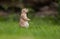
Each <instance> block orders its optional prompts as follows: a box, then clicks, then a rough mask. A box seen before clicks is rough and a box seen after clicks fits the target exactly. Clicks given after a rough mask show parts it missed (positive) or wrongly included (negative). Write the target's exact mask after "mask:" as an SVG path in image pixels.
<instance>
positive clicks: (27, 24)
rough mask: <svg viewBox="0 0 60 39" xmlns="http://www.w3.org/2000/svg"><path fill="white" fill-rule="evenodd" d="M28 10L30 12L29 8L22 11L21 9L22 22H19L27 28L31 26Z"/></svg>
mask: <svg viewBox="0 0 60 39" xmlns="http://www.w3.org/2000/svg"><path fill="white" fill-rule="evenodd" d="M27 12H28V9H26V8H24V9H22V11H21V16H20V23H19V25H20V26H21V27H26V28H28V27H29V23H28V21H29V20H30V19H29V18H28V17H27Z"/></svg>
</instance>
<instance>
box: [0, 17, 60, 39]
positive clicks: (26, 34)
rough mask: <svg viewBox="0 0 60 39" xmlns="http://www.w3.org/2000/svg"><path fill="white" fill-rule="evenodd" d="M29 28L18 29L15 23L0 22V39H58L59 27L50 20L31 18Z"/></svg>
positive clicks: (10, 21) (59, 37)
mask: <svg viewBox="0 0 60 39" xmlns="http://www.w3.org/2000/svg"><path fill="white" fill-rule="evenodd" d="M29 23H30V27H29V28H28V29H26V28H20V27H19V24H18V22H17V21H12V20H9V21H3V22H0V39H60V25H58V24H54V23H53V22H52V21H51V20H46V19H41V18H36V17H35V18H33V19H31V21H30V22H29Z"/></svg>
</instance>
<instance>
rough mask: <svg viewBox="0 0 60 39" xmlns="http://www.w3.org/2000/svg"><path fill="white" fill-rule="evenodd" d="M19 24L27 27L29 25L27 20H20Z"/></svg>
mask: <svg viewBox="0 0 60 39" xmlns="http://www.w3.org/2000/svg"><path fill="white" fill-rule="evenodd" d="M20 26H21V27H27V28H28V27H29V23H28V21H24V20H21V21H20Z"/></svg>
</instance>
